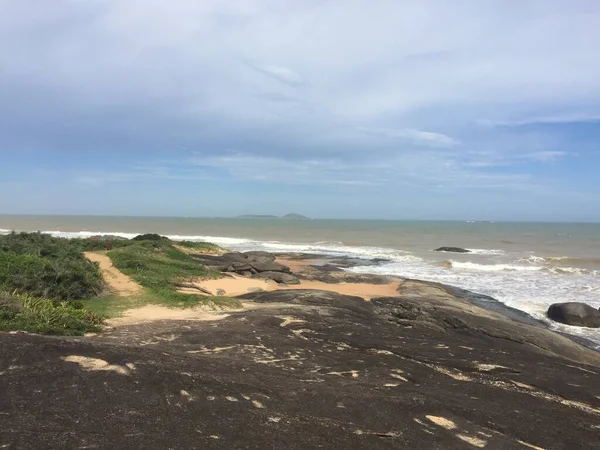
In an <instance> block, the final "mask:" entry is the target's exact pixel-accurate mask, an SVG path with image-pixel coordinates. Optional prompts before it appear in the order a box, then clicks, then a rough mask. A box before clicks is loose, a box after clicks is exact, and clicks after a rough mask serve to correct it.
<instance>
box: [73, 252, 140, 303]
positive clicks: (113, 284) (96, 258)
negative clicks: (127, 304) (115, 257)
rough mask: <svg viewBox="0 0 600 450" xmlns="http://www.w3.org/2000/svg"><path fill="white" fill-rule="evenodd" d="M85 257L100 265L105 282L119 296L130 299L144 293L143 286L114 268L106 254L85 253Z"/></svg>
mask: <svg viewBox="0 0 600 450" xmlns="http://www.w3.org/2000/svg"><path fill="white" fill-rule="evenodd" d="M83 255H84V256H85V257H86V258H87V259H89V260H90V261H92V262H95V263H98V265H99V266H100V271H101V272H102V276H103V277H104V280H105V281H106V283H107V284H108V285H109V286H110V288H111V289H112V290H113V291H114V292H115V293H116V294H117V295H121V296H124V297H128V296H131V295H136V294H139V293H141V292H142V291H143V289H144V288H142V286H140V285H139V284H138V283H136V282H135V281H133V280H132V279H131V278H129V277H128V276H127V275H125V274H124V273H122V272H121V271H119V269H117V268H116V267H115V266H113V264H112V262H111V260H110V258H109V257H108V256H106V254H104V253H100V252H85V253H84V254H83Z"/></svg>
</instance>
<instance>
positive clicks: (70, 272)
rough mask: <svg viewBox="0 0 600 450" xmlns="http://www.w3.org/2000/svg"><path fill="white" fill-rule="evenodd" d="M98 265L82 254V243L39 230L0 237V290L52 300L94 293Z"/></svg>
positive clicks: (99, 285)
mask: <svg viewBox="0 0 600 450" xmlns="http://www.w3.org/2000/svg"><path fill="white" fill-rule="evenodd" d="M103 286H104V283H103V280H102V275H101V274H100V270H99V269H98V266H97V265H96V264H94V263H92V262H90V261H88V260H87V259H86V258H85V257H84V256H83V255H82V242H80V241H77V240H73V241H71V240H68V239H62V238H54V237H52V236H49V235H45V234H41V233H18V234H17V233H11V234H9V235H6V236H0V289H2V290H6V291H9V292H13V291H15V292H17V293H28V294H31V295H34V296H38V297H47V298H51V299H56V300H81V299H87V298H91V297H94V296H96V295H98V294H99V293H100V292H101V291H102V289H103Z"/></svg>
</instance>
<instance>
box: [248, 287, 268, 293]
mask: <svg viewBox="0 0 600 450" xmlns="http://www.w3.org/2000/svg"><path fill="white" fill-rule="evenodd" d="M262 291H264V289H263V288H259V287H251V288H248V292H262Z"/></svg>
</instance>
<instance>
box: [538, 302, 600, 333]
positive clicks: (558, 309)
mask: <svg viewBox="0 0 600 450" xmlns="http://www.w3.org/2000/svg"><path fill="white" fill-rule="evenodd" d="M548 317H549V318H550V319H552V320H554V321H556V322H560V323H564V324H567V325H574V326H578V327H591V328H599V327H600V311H599V310H597V309H596V308H593V307H591V306H590V305H586V304H585V303H579V302H567V303H554V304H553V305H550V307H549V308H548Z"/></svg>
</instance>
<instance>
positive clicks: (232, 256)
mask: <svg viewBox="0 0 600 450" xmlns="http://www.w3.org/2000/svg"><path fill="white" fill-rule="evenodd" d="M218 258H220V259H221V260H226V261H235V262H242V263H247V262H248V259H247V258H246V256H244V254H243V253H240V252H231V253H225V254H224V255H221V256H219V257H218Z"/></svg>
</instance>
